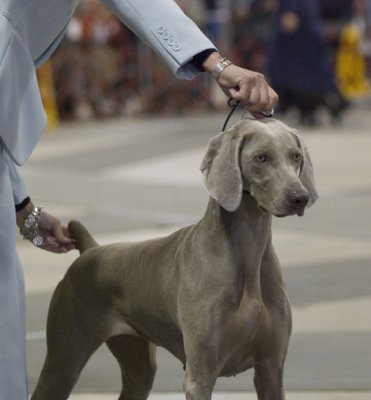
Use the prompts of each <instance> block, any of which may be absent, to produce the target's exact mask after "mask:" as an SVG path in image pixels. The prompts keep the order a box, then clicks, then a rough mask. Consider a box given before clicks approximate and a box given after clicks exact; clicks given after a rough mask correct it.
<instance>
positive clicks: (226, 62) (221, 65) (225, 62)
mask: <svg viewBox="0 0 371 400" xmlns="http://www.w3.org/2000/svg"><path fill="white" fill-rule="evenodd" d="M229 65H232V61H230V60H228V58H223V59H222V60H221V61H219V62H218V63H217V64H216V66H215V69H214V71H213V72H212V73H211V76H212V77H213V78H214V79H218V78H219V76H220V75H221V73H222V72H223V71H224V70H225V69H226V68H227V67H228V66H229Z"/></svg>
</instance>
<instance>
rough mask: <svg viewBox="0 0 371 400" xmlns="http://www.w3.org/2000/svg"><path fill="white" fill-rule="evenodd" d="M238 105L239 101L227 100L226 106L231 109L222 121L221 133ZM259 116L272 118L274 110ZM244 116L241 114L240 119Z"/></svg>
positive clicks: (261, 113)
mask: <svg viewBox="0 0 371 400" xmlns="http://www.w3.org/2000/svg"><path fill="white" fill-rule="evenodd" d="M240 103H241V102H240V101H239V100H235V99H233V98H232V97H230V98H229V99H228V105H229V107H231V111H229V114H228V115H227V118H226V119H225V121H224V124H223V128H222V132H224V131H225V129H226V128H227V125H228V122H229V120H230V119H231V117H232V115H233V114H234V112H235V111H236V108H237V107H238V106H239V104H240ZM259 114H260V115H261V116H263V117H265V118H272V117H273V114H274V109H273V108H272V109H271V110H269V111H264V112H260V113H259ZM244 115H245V113H243V114H242V118H241V119H243V117H244Z"/></svg>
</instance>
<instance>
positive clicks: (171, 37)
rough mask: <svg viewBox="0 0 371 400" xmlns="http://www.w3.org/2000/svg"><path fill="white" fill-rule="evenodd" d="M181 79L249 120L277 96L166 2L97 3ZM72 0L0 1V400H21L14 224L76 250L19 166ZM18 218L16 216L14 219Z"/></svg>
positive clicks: (20, 291) (23, 382) (37, 120)
mask: <svg viewBox="0 0 371 400" xmlns="http://www.w3.org/2000/svg"><path fill="white" fill-rule="evenodd" d="M102 1H103V3H105V4H106V6H107V7H108V8H109V9H110V10H111V11H112V12H113V13H114V14H115V15H116V16H117V17H118V18H119V19H120V20H121V21H122V22H123V23H124V24H125V25H126V26H127V27H128V28H130V29H131V30H132V31H134V32H135V33H136V34H137V35H138V36H139V37H140V38H141V39H142V40H143V41H144V42H146V43H147V44H148V45H149V46H150V47H151V48H152V49H153V50H155V51H156V52H157V53H158V54H159V56H160V57H162V59H163V60H164V61H165V62H166V63H167V65H168V67H169V68H170V69H171V70H172V71H173V73H174V74H175V75H176V76H177V77H178V78H180V79H192V78H193V77H195V76H196V75H197V74H199V73H201V72H204V71H205V72H208V73H211V74H212V75H213V77H214V78H215V79H216V81H217V82H218V84H219V86H220V87H221V88H222V89H223V91H224V92H225V93H226V94H227V95H228V96H229V97H233V98H234V99H236V100H239V101H241V102H242V103H244V104H246V106H247V108H248V109H249V110H250V111H252V112H262V111H266V110H269V109H271V108H272V107H273V106H274V104H275V103H276V102H277V94H276V93H275V92H274V91H273V89H272V88H271V87H270V86H269V85H268V84H267V82H266V80H265V78H264V76H263V75H261V74H259V73H256V72H252V71H249V70H246V69H243V68H240V67H238V66H235V65H233V64H232V63H231V62H230V61H229V60H227V59H225V58H223V57H222V56H221V55H220V54H219V53H218V51H217V50H216V48H215V46H214V45H213V44H212V43H211V42H210V41H209V40H208V39H207V38H206V37H205V36H204V35H203V34H202V33H201V31H200V30H199V29H198V27H197V26H196V25H195V24H194V23H193V22H192V21H191V20H190V19H189V18H187V17H186V16H185V15H184V13H183V12H182V11H181V10H180V8H179V7H178V6H177V5H176V4H175V3H174V2H173V1H172V0H102ZM77 4H78V0H0V11H1V15H0V94H1V98H0V122H1V125H0V398H1V399H6V400H26V399H27V375H26V363H25V329H24V325H25V324H24V298H25V294H24V287H23V271H22V268H21V265H20V262H19V260H18V257H17V254H16V249H15V236H16V235H15V231H16V224H17V225H18V227H19V228H20V230H21V234H22V235H23V236H24V237H25V238H27V239H29V240H30V241H31V242H32V243H33V244H34V245H36V246H38V247H40V248H42V249H44V250H49V251H52V252H55V253H63V252H67V251H69V250H71V249H73V248H74V245H73V242H72V240H71V239H70V238H69V233H68V230H67V228H65V227H64V226H62V225H61V223H60V221H59V220H58V219H57V218H56V217H54V216H52V215H50V214H48V213H47V212H45V211H42V209H41V208H40V207H37V206H34V204H33V203H32V201H31V200H30V198H29V194H28V192H27V188H26V186H25V184H24V182H23V180H22V177H21V176H20V174H19V171H18V169H17V166H19V165H22V164H24V163H25V162H26V161H27V159H28V158H29V156H30V154H31V152H32V150H33V149H34V147H35V145H36V142H37V141H38V139H39V137H40V135H41V133H42V131H43V129H44V127H45V124H46V116H45V112H44V110H43V106H42V103H41V99H40V93H39V88H38V84H37V80H36V74H35V68H36V67H37V66H39V65H41V64H42V63H43V62H44V61H46V60H47V59H48V58H49V57H50V55H51V54H52V53H53V51H54V50H55V48H56V47H57V46H58V44H59V43H60V41H61V40H62V38H63V35H64V33H65V31H66V27H67V24H68V22H69V20H70V18H71V16H72V14H73V13H74V10H75V8H76V6H77ZM15 211H16V212H15Z"/></svg>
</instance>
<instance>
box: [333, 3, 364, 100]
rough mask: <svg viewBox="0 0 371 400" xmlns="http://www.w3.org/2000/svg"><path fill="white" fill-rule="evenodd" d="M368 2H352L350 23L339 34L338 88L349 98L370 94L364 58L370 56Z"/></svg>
mask: <svg viewBox="0 0 371 400" xmlns="http://www.w3.org/2000/svg"><path fill="white" fill-rule="evenodd" d="M368 29H369V20H368V1H367V0H354V1H353V11H352V17H351V19H350V22H349V23H348V24H346V25H345V26H344V28H343V30H342V32H341V36H340V43H339V50H338V53H337V59H336V72H337V77H338V81H339V86H340V88H341V90H342V92H343V93H345V94H346V95H347V96H349V97H350V98H357V97H362V96H364V95H367V94H369V93H370V84H369V81H368V78H367V64H366V56H367V55H369V54H370V50H371V49H370V43H369V40H368V37H367V34H368Z"/></svg>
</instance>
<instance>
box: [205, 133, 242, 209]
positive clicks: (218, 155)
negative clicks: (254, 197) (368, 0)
mask: <svg viewBox="0 0 371 400" xmlns="http://www.w3.org/2000/svg"><path fill="white" fill-rule="evenodd" d="M243 138H244V136H243V135H239V134H237V133H236V132H235V131H234V130H228V131H225V132H222V133H219V134H218V135H217V136H215V137H214V138H213V139H211V140H210V141H209V148H208V150H207V152H206V155H205V157H204V159H203V161H202V164H201V167H200V169H201V171H202V173H203V176H204V181H205V184H206V188H207V190H208V192H209V195H210V196H211V197H212V198H213V199H215V200H216V201H217V202H218V204H219V205H221V206H222V207H223V208H225V209H226V210H227V211H235V210H237V208H238V207H239V205H240V203H241V198H242V177H241V169H240V165H239V159H240V149H241V145H242V142H243Z"/></svg>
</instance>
